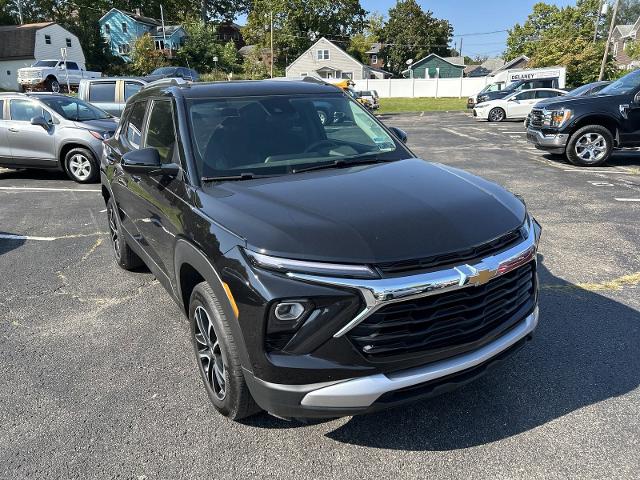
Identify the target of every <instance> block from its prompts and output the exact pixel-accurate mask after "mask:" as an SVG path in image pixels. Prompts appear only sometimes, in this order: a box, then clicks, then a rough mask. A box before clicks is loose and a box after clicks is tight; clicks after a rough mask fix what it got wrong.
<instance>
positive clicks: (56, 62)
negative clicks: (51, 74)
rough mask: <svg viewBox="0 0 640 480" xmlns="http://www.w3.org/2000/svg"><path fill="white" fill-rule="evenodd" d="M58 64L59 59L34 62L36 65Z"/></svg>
mask: <svg viewBox="0 0 640 480" xmlns="http://www.w3.org/2000/svg"><path fill="white" fill-rule="evenodd" d="M57 64H58V61H57V60H38V61H37V62H36V63H34V64H33V66H34V67H55V66H56V65H57Z"/></svg>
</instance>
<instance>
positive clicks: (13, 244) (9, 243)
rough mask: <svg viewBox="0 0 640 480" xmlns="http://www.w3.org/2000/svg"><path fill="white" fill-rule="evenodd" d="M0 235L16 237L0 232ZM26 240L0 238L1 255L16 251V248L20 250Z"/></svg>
mask: <svg viewBox="0 0 640 480" xmlns="http://www.w3.org/2000/svg"><path fill="white" fill-rule="evenodd" d="M0 235H14V234H12V233H9V232H3V231H1V230H0ZM24 242H25V240H24V239H21V238H16V239H13V238H0V255H4V254H5V253H8V252H10V251H11V250H15V249H16V248H20V247H21V246H22V245H24Z"/></svg>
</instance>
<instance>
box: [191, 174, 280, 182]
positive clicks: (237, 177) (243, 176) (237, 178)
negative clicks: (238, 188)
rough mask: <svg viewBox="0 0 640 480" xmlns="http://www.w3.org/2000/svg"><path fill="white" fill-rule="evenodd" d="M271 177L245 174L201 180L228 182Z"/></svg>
mask: <svg viewBox="0 0 640 480" xmlns="http://www.w3.org/2000/svg"><path fill="white" fill-rule="evenodd" d="M270 176H271V175H254V174H253V173H251V172H243V173H241V174H240V175H221V176H219V177H202V178H201V179H200V180H201V181H203V182H227V181H234V180H235V181H240V180H252V179H254V178H264V177H270Z"/></svg>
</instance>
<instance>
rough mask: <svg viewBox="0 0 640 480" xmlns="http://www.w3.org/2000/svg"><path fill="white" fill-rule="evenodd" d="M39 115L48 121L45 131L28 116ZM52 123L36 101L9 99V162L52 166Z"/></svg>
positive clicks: (53, 158) (55, 158) (53, 126)
mask: <svg viewBox="0 0 640 480" xmlns="http://www.w3.org/2000/svg"><path fill="white" fill-rule="evenodd" d="M38 116H43V117H44V118H45V120H47V121H48V122H49V128H48V129H47V130H45V129H44V128H42V127H41V126H39V125H31V119H32V118H34V117H38ZM56 128H57V127H56V125H54V123H53V117H52V116H51V113H49V112H48V111H47V110H46V109H44V108H43V107H42V106H41V105H40V104H39V103H37V102H34V101H32V100H29V99H26V98H19V99H18V98H13V99H11V100H9V121H8V123H7V139H8V144H9V149H10V150H11V157H12V158H13V160H12V161H13V163H15V164H16V165H24V166H34V167H52V168H53V167H55V166H56V164H57V161H58V159H57V157H56V149H55V141H54V138H55V131H56Z"/></svg>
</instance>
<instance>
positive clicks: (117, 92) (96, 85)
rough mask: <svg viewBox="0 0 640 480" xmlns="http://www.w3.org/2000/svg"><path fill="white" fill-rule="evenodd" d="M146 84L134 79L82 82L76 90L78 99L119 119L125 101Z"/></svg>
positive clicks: (120, 78) (123, 78)
mask: <svg viewBox="0 0 640 480" xmlns="http://www.w3.org/2000/svg"><path fill="white" fill-rule="evenodd" d="M148 83H149V82H147V81H145V80H142V79H141V78H135V77H111V78H99V79H92V80H82V81H81V82H80V87H79V88H78V98H80V99H82V100H84V101H86V102H91V103H92V104H93V105H95V106H96V107H98V108H101V109H102V110H104V111H105V112H108V113H110V114H111V115H115V116H116V117H119V116H120V115H121V114H122V109H123V108H124V105H125V103H127V100H129V98H131V96H133V95H134V94H136V93H138V92H139V91H140V90H141V89H142V88H143V87H144V86H145V85H147V84H148Z"/></svg>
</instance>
